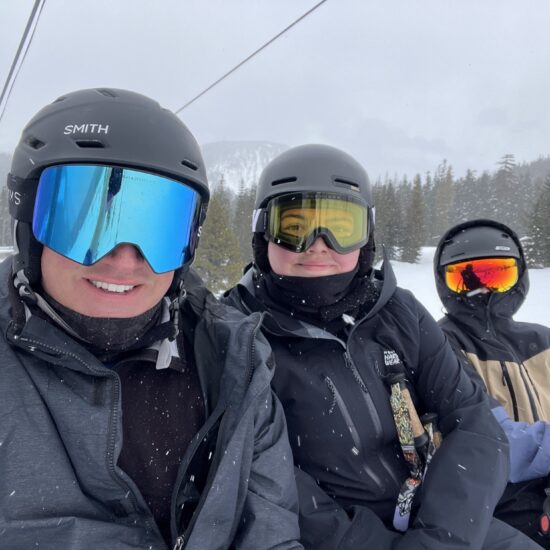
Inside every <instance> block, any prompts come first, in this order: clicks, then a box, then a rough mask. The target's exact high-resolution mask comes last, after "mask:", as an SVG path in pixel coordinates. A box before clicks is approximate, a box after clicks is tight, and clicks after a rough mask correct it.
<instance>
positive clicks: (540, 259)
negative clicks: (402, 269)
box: [0, 153, 550, 292]
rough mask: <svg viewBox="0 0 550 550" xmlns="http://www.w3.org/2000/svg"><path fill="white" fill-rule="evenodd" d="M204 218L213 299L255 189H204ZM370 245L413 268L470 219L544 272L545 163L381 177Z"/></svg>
mask: <svg viewBox="0 0 550 550" xmlns="http://www.w3.org/2000/svg"><path fill="white" fill-rule="evenodd" d="M8 167H9V157H8V155H6V154H2V153H0V178H1V180H0V181H4V182H5V181H6V175H7V172H8ZM211 184H213V185H211V187H212V193H211V199H210V205H209V207H208V216H207V219H206V223H205V225H204V228H203V232H202V237H201V242H200V246H199V251H198V253H197V258H196V262H195V267H196V269H197V270H198V271H199V272H200V273H201V275H202V276H203V278H204V279H205V282H206V284H207V285H208V286H209V287H210V288H211V289H212V290H213V291H214V292H221V291H222V290H224V289H226V288H228V287H229V286H231V285H233V284H234V283H235V282H237V281H238V279H239V278H240V276H241V274H242V272H243V267H244V266H245V265H246V264H248V263H249V262H250V261H251V257H252V251H251V223H252V222H251V218H252V210H253V208H254V196H255V189H254V188H250V187H247V186H245V185H244V183H242V184H241V186H240V188H239V190H238V192H237V193H235V192H233V191H232V190H231V189H230V188H229V187H228V186H227V185H226V184H225V182H224V178H223V176H222V177H221V179H220V181H218V182H211ZM373 194H374V202H375V205H376V228H375V240H376V243H377V247H378V254H380V250H381V246H380V245H382V244H383V245H384V246H385V248H386V251H387V253H388V255H389V257H390V259H394V260H400V261H404V262H411V263H414V262H416V261H417V260H418V258H419V257H420V251H421V248H422V247H423V246H434V245H435V244H436V243H437V241H438V240H439V237H440V235H441V234H442V233H443V232H444V231H445V230H446V229H448V228H449V227H450V226H452V225H454V224H456V223H459V222H462V221H466V220H470V219H475V218H491V219H494V220H498V221H501V222H503V223H506V224H507V225H509V226H510V227H512V229H514V231H516V232H517V233H518V235H519V236H520V238H521V239H522V242H523V245H524V248H525V251H526V254H527V257H528V261H529V265H530V267H532V268H542V267H550V157H542V158H539V159H538V160H536V161H533V162H531V163H528V164H527V163H523V164H521V165H517V164H516V161H515V159H514V156H513V155H511V154H509V155H504V156H503V157H502V158H501V159H500V161H499V162H498V163H497V166H496V169H495V170H493V171H492V172H490V171H484V172H483V173H481V174H477V173H476V172H474V171H471V170H468V171H467V172H466V174H465V175H464V176H463V177H459V178H457V177H455V175H454V173H453V168H452V165H451V164H450V163H448V162H447V161H443V162H442V163H441V164H440V165H439V166H437V168H436V169H435V170H434V171H433V173H432V172H428V173H426V174H423V175H421V174H417V175H415V176H414V177H413V178H411V179H409V177H407V176H402V177H398V176H393V177H390V176H386V177H384V178H381V179H378V180H376V181H374V182H373ZM11 244H12V236H11V223H10V218H9V214H8V205H7V192H6V188H5V185H3V186H2V189H1V191H0V246H6V245H11Z"/></svg>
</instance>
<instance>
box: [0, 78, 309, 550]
mask: <svg viewBox="0 0 550 550" xmlns="http://www.w3.org/2000/svg"><path fill="white" fill-rule="evenodd" d="M8 188H9V196H10V213H11V215H12V217H13V218H14V220H15V227H14V238H15V250H16V252H15V255H14V256H13V259H12V261H11V262H10V261H5V262H4V263H3V264H2V266H1V267H0V271H1V273H0V280H1V284H2V287H1V290H0V295H1V297H2V299H1V300H0V326H1V329H2V335H3V336H2V342H1V343H0V345H1V346H2V348H1V356H2V362H1V367H0V368H1V376H0V418H2V422H1V423H0V540H1V544H0V546H1V547H2V548H9V549H10V550H23V549H24V550H27V549H29V548H35V547H36V548H41V549H47V550H50V549H51V550H54V549H55V550H59V549H61V548H63V549H67V550H68V549H70V550H84V549H94V550H100V549H104V550H107V549H108V550H123V549H124V550H126V549H128V550H129V549H133V550H136V549H143V550H145V549H149V550H160V549H163V550H164V549H166V548H167V547H169V548H172V547H173V548H177V549H181V548H187V549H196V550H210V549H211V550H214V549H226V548H238V549H251V550H252V549H254V550H257V549H270V548H277V550H279V549H282V548H285V549H295V548H301V545H300V544H299V543H298V542H296V540H297V538H298V527H297V517H296V513H295V512H296V511H295V507H296V495H295V486H294V478H293V471H292V458H291V454H290V448H289V444H288V440H287V435H286V429H285V422H284V417H283V414H282V411H281V407H280V405H279V404H278V402H277V401H276V399H274V398H273V396H272V393H271V391H270V380H271V375H272V373H271V366H270V361H268V359H269V355H270V349H269V346H268V345H267V343H266V341H265V339H263V338H262V337H261V335H260V334H259V330H258V329H259V326H260V323H261V316H260V315H259V314H256V315H252V316H249V317H245V316H243V315H242V314H240V313H238V312H236V311H234V310H231V309H229V308H226V307H225V306H222V305H220V304H219V303H217V302H216V300H215V299H214V298H213V296H212V295H211V294H210V293H209V292H208V291H207V290H206V289H205V288H204V287H202V286H201V284H200V281H199V280H198V278H197V276H196V275H194V274H193V273H192V272H189V271H188V268H189V265H190V263H191V262H192V260H193V257H194V254H195V249H196V245H197V241H198V237H199V235H200V228H201V224H202V222H203V219H204V215H205V212H206V205H207V202H208V196H209V194H208V186H207V181H206V174H205V169H204V165H203V161H202V157H201V153H200V150H199V148H198V145H197V143H196V141H195V139H194V138H193V136H192V135H191V133H190V132H189V131H188V129H187V128H186V127H185V126H184V125H183V124H182V123H181V121H180V120H179V119H178V118H177V117H176V116H175V115H173V114H172V113H170V112H169V111H167V110H165V109H162V108H161V107H160V106H159V105H158V103H156V102H155V101H153V100H151V99H149V98H147V97H144V96H142V95H139V94H135V93H133V92H128V91H124V90H113V89H93V90H81V91H79V92H74V93H71V94H67V95H65V96H63V97H61V98H59V99H57V100H56V101H55V102H53V103H52V104H51V105H48V106H46V107H45V108H44V109H42V110H41V111H40V112H39V113H38V114H37V115H36V116H35V117H34V118H33V119H32V120H31V121H30V123H29V124H28V125H27V126H26V128H25V129H24V131H23V134H22V137H21V141H20V143H19V145H18V146H17V148H16V151H15V153H14V157H13V163H12V168H11V173H10V175H9V177H8Z"/></svg>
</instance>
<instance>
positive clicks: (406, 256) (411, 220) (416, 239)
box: [401, 174, 426, 263]
mask: <svg viewBox="0 0 550 550" xmlns="http://www.w3.org/2000/svg"><path fill="white" fill-rule="evenodd" d="M425 218H426V212H425V205H424V197H423V192H422V182H421V179H420V174H417V175H416V176H415V178H414V182H413V188H412V192H411V200H410V205H409V208H408V209H407V211H406V215H405V225H404V229H405V231H404V238H403V250H402V252H401V261H403V262H409V263H416V262H417V261H418V260H419V258H420V254H421V248H422V245H423V244H424V241H425V229H424V228H425V225H424V220H425Z"/></svg>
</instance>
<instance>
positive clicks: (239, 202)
mask: <svg viewBox="0 0 550 550" xmlns="http://www.w3.org/2000/svg"><path fill="white" fill-rule="evenodd" d="M255 197H256V190H255V189H254V188H251V187H248V188H247V187H246V186H245V183H244V180H242V179H241V182H240V185H239V193H238V194H237V199H236V200H235V212H234V215H233V224H232V225H233V227H234V230H235V235H236V236H237V240H238V242H239V248H240V253H241V257H242V258H243V262H244V264H248V263H249V262H251V261H252V245H251V243H252V211H253V210H254V201H255Z"/></svg>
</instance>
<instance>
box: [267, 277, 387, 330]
mask: <svg viewBox="0 0 550 550" xmlns="http://www.w3.org/2000/svg"><path fill="white" fill-rule="evenodd" d="M257 283H258V286H259V290H260V293H261V294H262V299H263V300H264V301H265V302H266V303H267V305H268V306H269V307H272V308H274V309H276V310H278V311H282V312H284V313H287V314H290V315H292V316H295V317H297V318H299V319H303V320H306V321H309V322H313V323H314V324H316V325H321V326H323V327H324V328H329V329H330V328H331V327H329V325H331V324H333V323H334V322H335V321H336V325H335V327H336V329H338V326H339V325H340V324H341V323H340V321H341V318H342V315H343V314H344V313H345V314H347V315H349V316H350V317H356V316H357V314H358V313H359V311H360V310H361V309H364V306H365V304H367V302H372V303H374V302H375V301H376V298H377V297H378V290H377V287H376V285H375V284H374V282H372V281H371V280H370V278H369V277H368V276H359V275H358V274H357V268H356V269H355V270H353V271H351V272H349V273H342V274H338V275H327V276H324V277H289V276H284V275H277V274H275V273H273V272H272V271H270V272H269V273H263V272H259V273H258V275H257ZM335 327H332V328H335Z"/></svg>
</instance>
